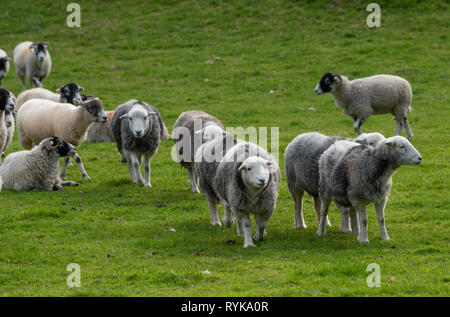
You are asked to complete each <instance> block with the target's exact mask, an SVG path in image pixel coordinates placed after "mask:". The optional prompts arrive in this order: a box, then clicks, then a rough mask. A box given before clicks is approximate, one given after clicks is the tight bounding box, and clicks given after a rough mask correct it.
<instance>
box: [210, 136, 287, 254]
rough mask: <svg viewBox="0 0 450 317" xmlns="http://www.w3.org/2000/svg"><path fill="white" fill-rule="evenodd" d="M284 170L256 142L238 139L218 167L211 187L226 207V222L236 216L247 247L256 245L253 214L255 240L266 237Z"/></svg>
mask: <svg viewBox="0 0 450 317" xmlns="http://www.w3.org/2000/svg"><path fill="white" fill-rule="evenodd" d="M280 181H281V174H280V168H279V167H278V164H277V163H276V162H275V159H274V158H273V156H272V155H270V154H269V153H268V152H267V151H266V150H264V149H263V148H261V147H259V146H258V145H256V144H253V143H248V142H239V143H238V144H236V145H235V146H234V147H232V148H231V149H230V150H229V151H228V152H227V153H226V154H225V156H224V157H223V159H222V161H221V162H220V163H219V166H218V167H217V171H216V175H215V176H214V179H213V183H212V188H213V190H214V192H215V193H216V195H217V197H219V199H220V201H221V202H222V204H223V205H224V208H225V216H224V224H225V225H227V226H230V225H231V222H232V215H233V216H234V217H235V218H236V225H237V233H238V235H239V236H242V235H243V236H244V248H247V247H254V246H255V245H254V244H253V240H252V224H251V220H250V214H253V215H254V216H255V223H256V234H255V237H254V238H255V239H256V240H263V239H264V236H265V235H266V230H265V228H266V224H267V221H268V220H269V219H270V217H271V216H272V214H273V212H274V211H275V207H276V202H277V198H278V191H279V187H280Z"/></svg>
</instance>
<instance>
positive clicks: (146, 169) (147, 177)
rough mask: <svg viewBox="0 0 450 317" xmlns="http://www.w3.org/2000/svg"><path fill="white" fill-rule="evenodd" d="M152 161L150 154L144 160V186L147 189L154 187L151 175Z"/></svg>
mask: <svg viewBox="0 0 450 317" xmlns="http://www.w3.org/2000/svg"><path fill="white" fill-rule="evenodd" d="M150 159H151V156H150V154H146V155H145V159H144V174H145V176H144V177H145V182H144V186H145V187H152V184H151V183H150V173H151V167H150V162H151V160H150Z"/></svg>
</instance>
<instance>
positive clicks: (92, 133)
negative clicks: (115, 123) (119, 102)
mask: <svg viewBox="0 0 450 317" xmlns="http://www.w3.org/2000/svg"><path fill="white" fill-rule="evenodd" d="M113 115H114V111H107V112H106V116H107V120H106V123H99V122H94V123H92V124H91V125H90V126H89V129H88V131H87V139H88V141H89V142H114V135H113V132H112V130H111V120H112V117H113Z"/></svg>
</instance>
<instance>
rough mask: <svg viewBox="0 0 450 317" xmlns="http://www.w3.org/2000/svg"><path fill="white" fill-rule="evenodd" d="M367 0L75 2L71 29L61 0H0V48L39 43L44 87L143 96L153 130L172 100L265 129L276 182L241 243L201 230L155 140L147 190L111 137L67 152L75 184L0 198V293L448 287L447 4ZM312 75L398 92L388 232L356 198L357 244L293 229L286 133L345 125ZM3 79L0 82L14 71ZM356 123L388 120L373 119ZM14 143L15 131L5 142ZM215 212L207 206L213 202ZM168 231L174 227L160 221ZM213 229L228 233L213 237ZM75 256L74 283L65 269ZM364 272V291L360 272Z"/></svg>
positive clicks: (384, 128)
mask: <svg viewBox="0 0 450 317" xmlns="http://www.w3.org/2000/svg"><path fill="white" fill-rule="evenodd" d="M369 2H370V1H338V0H336V1H314V2H312V1H302V2H300V1H299V2H297V1H287V0H286V1H275V0H273V1H226V2H221V1H190V0H188V1H180V2H178V1H166V0H165V1H162V0H161V1H140V0H136V1H78V3H79V4H80V6H81V19H82V20H81V28H68V27H67V26H66V24H65V22H66V17H67V15H68V14H69V12H66V10H65V9H66V5H67V4H66V3H65V2H64V1H63V2H61V1H50V0H49V1H41V0H35V1H24V0H15V1H7V2H6V3H5V2H4V3H2V5H1V6H0V7H1V12H0V29H1V30H2V32H0V47H1V48H2V49H4V50H5V51H7V52H8V54H9V55H10V56H12V51H13V49H14V47H15V45H17V44H18V43H19V42H22V41H25V40H31V41H48V42H49V43H50V45H51V51H50V53H51V56H52V60H53V67H52V73H51V75H50V77H49V78H47V79H46V80H44V87H46V88H49V89H52V90H55V89H56V88H58V87H60V86H61V85H63V84H64V83H67V82H71V81H74V82H76V83H78V84H80V85H81V86H83V87H85V92H86V93H88V94H92V95H95V96H98V97H100V98H101V100H102V101H103V103H104V105H105V108H106V109H108V110H111V109H114V108H115V107H116V106H117V105H119V104H121V103H123V102H125V101H127V100H128V99H131V98H137V99H142V100H145V101H147V102H149V103H151V104H152V105H154V106H155V107H157V108H158V109H159V110H160V112H161V114H162V116H163V119H164V121H165V123H166V125H167V126H168V128H169V129H170V130H171V129H172V127H173V124H174V122H175V120H176V118H177V117H178V115H179V114H180V113H181V112H182V111H185V110H190V109H200V110H203V111H206V112H208V113H210V114H212V115H214V116H216V117H217V118H219V119H220V120H222V122H223V123H224V124H225V125H226V126H231V127H236V126H243V127H249V126H254V127H269V129H270V127H279V128H280V154H281V155H280V166H281V169H282V175H283V179H282V184H281V190H280V195H279V199H278V205H277V209H276V211H275V213H274V215H273V217H272V218H271V220H270V221H269V223H268V233H269V235H268V237H267V239H266V240H265V241H263V242H259V243H257V247H256V248H251V249H249V250H246V249H243V248H242V244H243V239H242V238H241V237H237V236H236V229H235V226H234V225H233V227H232V228H231V229H228V228H217V227H212V226H210V225H209V211H208V207H207V203H206V200H205V199H204V197H203V195H198V194H197V195H195V194H192V193H190V191H189V183H188V178H187V174H186V171H185V170H182V169H181V168H180V166H179V164H177V163H175V162H173V161H172V160H171V158H170V152H171V147H172V142H171V141H170V140H169V141H165V142H163V143H162V144H161V146H160V148H159V152H158V154H156V155H155V156H154V158H153V160H152V185H153V187H152V188H151V189H148V188H138V187H137V186H136V185H133V184H131V180H130V177H129V174H128V168H127V166H126V165H125V164H120V163H119V154H118V152H117V150H116V148H115V145H114V144H112V143H104V144H91V143H88V142H85V143H84V144H82V145H81V146H80V147H79V148H78V152H79V153H80V155H81V157H82V158H83V160H84V165H85V168H86V170H87V172H88V174H89V175H90V176H91V178H92V179H91V180H89V181H84V180H81V177H80V174H79V171H78V169H77V168H76V167H75V166H72V167H70V168H69V170H68V178H69V179H71V180H74V181H78V182H80V183H81V186H79V187H75V188H66V189H65V190H64V191H62V192H13V191H8V190H4V191H2V192H1V193H0V210H1V212H0V241H1V243H0V295H1V296H37V295H39V296H448V295H449V280H450V276H449V270H448V268H449V263H448V261H449V242H450V232H449V225H450V221H449V206H450V200H449V196H450V195H449V176H450V175H449V158H450V151H449V148H448V144H449V137H450V134H449V121H448V120H449V118H450V100H449V90H448V87H449V83H450V82H449V79H450V77H449V73H448V71H449V69H450V68H449V50H450V41H449V38H448V30H449V18H448V14H447V13H448V10H449V7H450V4H449V2H448V1H412V0H411V1H400V0H398V1H379V3H380V5H381V11H382V17H381V27H380V28H368V27H367V25H366V17H367V15H368V14H369V13H368V12H366V6H367V4H368V3H369ZM326 71H334V72H338V73H341V74H343V75H346V76H348V77H349V78H350V79H353V78H357V77H365V76H369V75H373V74H379V73H387V74H395V75H399V76H402V77H405V78H406V79H408V80H409V82H410V83H411V85H412V88H413V95H414V97H413V103H412V107H413V109H414V110H413V112H412V113H410V115H409V116H408V118H409V121H410V124H411V127H412V130H413V132H414V133H415V138H414V139H413V142H412V143H413V145H414V146H415V147H416V148H417V149H418V150H419V151H420V152H421V154H422V156H423V158H424V161H423V163H422V164H421V165H420V166H408V167H402V168H400V169H399V170H398V172H397V173H396V174H395V176H394V179H393V187H392V190H391V194H390V199H389V202H388V205H387V208H386V222H387V230H388V233H389V236H390V238H391V241H390V242H383V241H381V239H380V234H379V228H378V223H377V220H376V216H375V210H374V207H373V205H371V206H369V207H368V215H369V240H370V241H371V242H370V243H369V244H360V243H358V242H357V239H356V237H355V236H352V235H345V234H343V233H340V232H339V222H340V217H339V213H338V212H337V210H336V208H335V207H334V206H332V207H331V210H330V219H331V221H332V223H333V224H334V225H333V226H332V227H331V228H330V229H329V230H328V231H327V236H326V237H325V238H319V237H317V235H316V230H317V225H318V223H317V221H316V220H315V212H314V211H313V206H312V201H311V198H310V197H307V198H306V202H305V207H304V208H305V217H306V222H307V225H308V228H307V229H306V230H303V231H298V230H295V229H294V215H293V201H292V200H291V198H290V195H289V192H288V190H287V186H286V182H285V179H284V167H283V164H284V161H283V154H284V149H285V147H286V146H287V144H288V143H289V142H290V141H291V140H292V139H293V138H294V137H295V136H296V135H298V134H300V133H304V132H308V131H320V132H322V133H325V134H329V135H341V136H344V137H353V136H354V132H353V128H352V121H351V119H350V118H349V117H347V116H346V115H344V114H343V113H342V111H341V110H340V109H339V108H338V107H336V106H335V104H334V102H333V100H332V97H331V95H330V94H327V95H322V96H316V95H315V94H314V87H315V85H316V84H317V82H318V81H319V79H320V78H321V76H322V75H323V73H324V72H326ZM3 86H4V87H5V88H8V89H10V90H11V91H13V92H14V93H15V94H16V95H17V94H19V93H20V82H19V79H18V78H17V77H16V75H15V70H14V66H13V65H12V66H11V70H10V72H9V74H8V76H7V77H6V78H5V79H4V81H3ZM362 130H363V131H365V132H374V131H378V132H380V133H383V134H384V135H386V136H391V135H393V134H394V132H395V121H393V120H392V119H391V116H389V115H378V116H372V117H370V118H369V120H368V122H366V123H365V124H364V125H363V126H362ZM18 150H21V148H20V146H19V144H18V141H17V137H16V136H15V138H14V140H13V142H12V144H11V145H10V147H9V148H8V150H7V153H11V152H15V151H18ZM219 213H220V215H221V216H222V215H223V209H222V206H221V207H220V211H219ZM171 229H175V232H174V231H173V230H171ZM228 240H236V243H235V244H232V245H228V244H227V243H226V242H227V241H228ZM72 262H74V263H78V264H79V265H80V267H81V287H80V288H69V287H68V286H67V285H66V278H67V276H68V274H69V272H66V266H67V265H68V264H69V263H72ZM370 263H378V264H379V265H380V267H381V287H380V288H375V287H374V288H369V287H368V286H367V285H366V277H367V276H368V275H369V273H368V272H366V267H367V265H368V264H370Z"/></svg>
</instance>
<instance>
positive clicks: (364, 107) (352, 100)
mask: <svg viewBox="0 0 450 317" xmlns="http://www.w3.org/2000/svg"><path fill="white" fill-rule="evenodd" d="M315 92H316V94H318V95H320V94H323V93H326V92H331V94H332V96H333V99H334V102H335V103H336V105H337V106H338V107H340V108H341V109H342V110H343V111H344V113H345V114H347V115H348V116H350V117H351V118H352V119H353V121H354V125H353V128H354V129H355V131H356V133H357V134H358V135H359V134H361V130H360V127H361V125H362V124H363V123H364V122H365V121H366V120H367V118H369V116H370V115H371V114H384V113H392V114H393V115H394V118H395V120H396V121H397V130H396V132H395V134H396V135H400V133H401V132H402V128H403V127H404V128H405V130H406V134H407V136H408V138H410V139H411V138H412V137H413V136H414V135H413V133H412V131H411V128H410V127H409V122H408V119H407V118H406V115H407V114H408V113H409V112H410V111H411V110H412V108H411V100H412V91H411V85H410V84H409V82H408V81H407V80H406V79H404V78H401V77H398V76H392V75H375V76H371V77H366V78H359V79H354V80H352V81H349V80H348V79H347V77H344V76H341V75H339V74H333V73H325V74H324V75H323V76H322V79H321V80H320V82H319V83H318V84H317V86H316V89H315Z"/></svg>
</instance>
